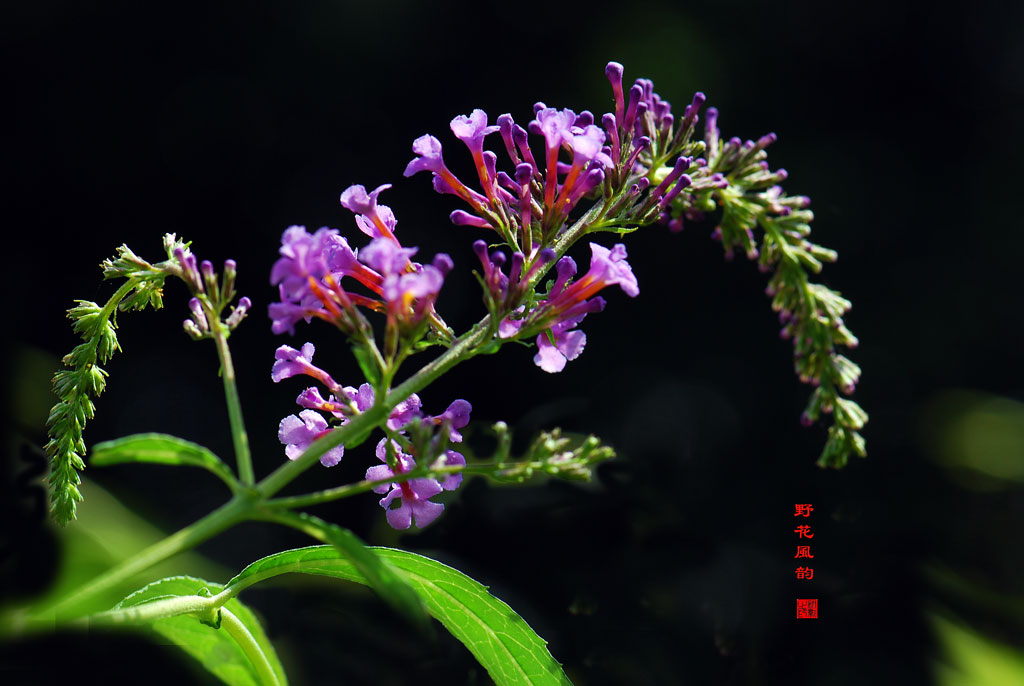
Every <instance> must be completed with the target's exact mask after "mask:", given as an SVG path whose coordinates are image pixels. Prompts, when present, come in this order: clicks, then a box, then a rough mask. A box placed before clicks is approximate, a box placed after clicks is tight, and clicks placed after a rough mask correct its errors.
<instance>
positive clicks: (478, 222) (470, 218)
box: [448, 210, 494, 229]
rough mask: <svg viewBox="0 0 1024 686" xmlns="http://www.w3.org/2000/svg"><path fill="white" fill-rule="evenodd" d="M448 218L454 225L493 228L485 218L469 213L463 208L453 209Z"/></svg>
mask: <svg viewBox="0 0 1024 686" xmlns="http://www.w3.org/2000/svg"><path fill="white" fill-rule="evenodd" d="M448 219H450V220H451V222H452V224H455V226H476V227H478V228H481V229H493V228H494V227H493V226H491V224H490V222H488V221H487V220H486V219H482V218H480V217H478V216H476V215H475V214H470V213H469V212H466V211H464V210H455V211H454V212H452V213H451V214H449V215H448Z"/></svg>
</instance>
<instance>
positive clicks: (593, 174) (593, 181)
mask: <svg viewBox="0 0 1024 686" xmlns="http://www.w3.org/2000/svg"><path fill="white" fill-rule="evenodd" d="M603 181H604V170H603V169H601V168H600V167H598V168H595V169H591V170H590V171H588V172H587V173H586V175H584V177H583V179H582V180H581V181H579V182H577V183H576V185H575V186H574V187H573V189H572V191H571V192H570V193H569V199H568V201H567V202H566V203H565V207H564V208H563V209H562V213H563V214H565V215H566V216H568V214H569V213H570V212H571V211H572V209H573V208H574V207H576V205H577V203H579V201H580V199H581V198H582V197H583V196H584V195H586V194H587V193H589V192H590V191H592V190H594V189H595V188H597V187H598V186H599V185H601V183H602V182H603Z"/></svg>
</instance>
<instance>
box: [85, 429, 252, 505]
mask: <svg viewBox="0 0 1024 686" xmlns="http://www.w3.org/2000/svg"><path fill="white" fill-rule="evenodd" d="M91 462H92V464H93V466H96V467H107V466H110V465H114V464H123V463H125V462H149V463H153V464H171V465H186V466H189V467H202V468H203V469H206V470H209V471H210V472H213V473H214V474H215V475H217V477H218V478H220V479H221V481H223V482H224V483H226V484H227V485H228V487H229V488H230V489H231V490H232V492H234V491H236V490H238V488H239V486H238V482H237V481H236V480H235V475H234V474H233V473H232V472H231V469H230V468H229V467H228V466H227V465H226V464H224V462H223V461H221V459H220V458H219V457H217V456H216V455H214V454H213V453H212V452H211V451H210V450H208V449H207V448H204V447H203V446H201V445H198V444H196V443H192V442H191V441H186V440H185V439H183V438H178V437H177V436H169V435H167V434H158V433H146V434H134V435H132V436H125V437H124V438H118V439H116V440H113V441H105V442H103V443H97V444H96V445H95V446H94V447H93V449H92V458H91Z"/></svg>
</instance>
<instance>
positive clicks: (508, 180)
mask: <svg viewBox="0 0 1024 686" xmlns="http://www.w3.org/2000/svg"><path fill="white" fill-rule="evenodd" d="M497 178H498V184H499V185H500V186H501V187H502V188H504V189H506V190H508V191H510V192H512V193H514V194H515V195H516V196H518V195H519V193H520V192H521V191H522V190H523V187H522V185H521V184H519V183H516V182H515V181H513V180H512V177H511V176H509V175H508V174H506V173H505V172H503V171H500V172H498V174H497Z"/></svg>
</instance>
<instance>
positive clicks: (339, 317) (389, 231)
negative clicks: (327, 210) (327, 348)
mask: <svg viewBox="0 0 1024 686" xmlns="http://www.w3.org/2000/svg"><path fill="white" fill-rule="evenodd" d="M388 188H390V185H387V184H385V185H383V186H379V187H378V188H376V189H374V190H373V191H371V192H369V193H367V192H366V188H364V187H363V186H361V185H354V186H350V187H349V188H347V189H345V191H344V192H343V193H342V194H341V204H342V205H343V206H344V207H345V208H347V209H349V210H351V211H352V212H354V213H355V214H356V217H355V220H356V226H358V227H359V230H360V231H362V232H363V233H365V234H366V235H368V236H369V237H370V238H371V240H370V243H369V244H368V245H367V246H366V247H364V248H362V249H361V250H357V249H353V248H352V247H351V246H350V245H349V243H348V241H347V240H346V239H345V238H343V237H341V236H340V235H339V232H338V230H337V229H329V228H321V229H319V230H318V231H317V232H316V233H314V234H310V233H309V232H308V231H306V228H305V227H303V226H292V227H290V228H289V229H287V230H286V231H285V232H284V235H283V236H282V237H281V249H280V254H281V257H280V258H279V259H278V260H277V262H275V263H274V266H273V268H272V269H271V272H270V283H271V284H272V285H276V286H277V287H278V293H279V295H280V301H279V302H276V303H273V304H271V305H270V308H269V312H270V319H271V321H272V328H273V331H274V333H284V332H285V331H288V332H289V333H292V334H294V333H295V325H296V324H297V323H298V322H299V321H300V320H305V321H306V322H307V323H308V322H309V321H310V320H311V319H312V318H313V317H318V318H320V319H324V320H326V321H329V322H332V323H334V324H335V325H337V326H338V327H340V328H341V329H342V330H343V331H346V332H347V333H351V332H352V331H354V330H355V329H356V328H357V327H358V325H359V324H358V323H359V317H360V315H359V314H358V312H357V310H356V306H362V307H365V308H367V309H370V310H375V311H379V312H386V313H387V315H388V318H389V322H390V323H392V324H397V325H399V326H400V327H404V328H406V329H409V328H413V327H415V326H416V325H417V324H419V323H420V322H421V321H423V319H424V317H426V316H427V315H428V314H430V313H432V312H433V308H434V303H435V301H436V300H437V295H438V293H439V292H440V290H441V286H442V284H443V283H444V277H445V275H446V274H447V273H448V272H449V271H450V270H451V268H452V261H451V258H450V257H448V256H447V255H445V254H443V253H442V254H438V255H437V256H435V257H434V260H433V263H432V264H429V265H422V264H419V263H417V262H413V261H412V260H411V259H410V258H411V257H412V256H413V255H415V254H416V251H417V249H416V248H404V247H402V245H401V243H399V241H398V239H397V238H395V233H394V232H395V226H396V225H397V223H398V222H397V220H396V219H395V214H394V212H392V211H391V208H390V207H388V206H386V205H380V204H378V203H377V196H379V195H380V193H381V192H382V191H384V190H386V189H388ZM344 277H349V278H350V279H353V280H355V281H357V282H358V283H359V284H360V285H361V286H363V287H364V288H365V289H367V290H368V291H369V292H370V294H371V295H366V294H360V293H354V292H352V291H350V290H347V289H346V288H345V287H344V286H343V285H342V283H341V280H342V278H344Z"/></svg>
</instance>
